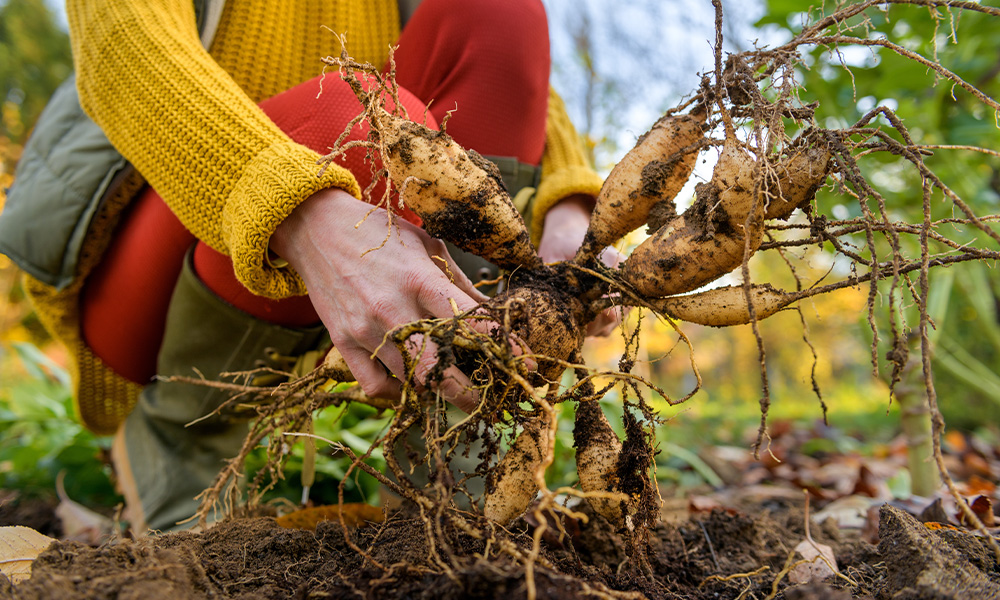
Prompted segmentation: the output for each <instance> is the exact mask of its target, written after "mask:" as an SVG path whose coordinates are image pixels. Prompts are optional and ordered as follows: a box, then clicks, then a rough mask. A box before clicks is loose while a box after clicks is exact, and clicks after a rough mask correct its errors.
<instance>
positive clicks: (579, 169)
mask: <svg viewBox="0 0 1000 600" xmlns="http://www.w3.org/2000/svg"><path fill="white" fill-rule="evenodd" d="M603 183H604V181H603V180H602V179H601V176H600V175H598V174H597V173H595V172H594V170H593V169H591V168H590V167H587V166H582V165H574V166H568V167H564V168H562V169H559V170H558V171H556V172H555V173H552V174H550V175H546V176H545V177H543V178H542V183H541V184H540V185H539V186H538V191H537V192H536V194H535V201H534V202H533V203H532V206H531V242H532V243H533V244H535V246H536V247H537V246H538V243H539V241H541V239H542V228H543V226H544V225H545V214H546V213H547V212H549V209H550V208H552V207H553V206H555V205H556V204H557V203H558V202H559V201H560V200H564V199H565V198H568V197H569V196H572V195H574V194H585V195H587V196H592V197H594V198H596V197H597V193H598V192H600V191H601V185H602V184H603Z"/></svg>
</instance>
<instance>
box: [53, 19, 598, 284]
mask: <svg viewBox="0 0 1000 600" xmlns="http://www.w3.org/2000/svg"><path fill="white" fill-rule="evenodd" d="M67 6H68V10H67V12H68V17H69V23H70V31H71V36H72V42H73V52H74V57H75V62H76V69H77V77H78V83H77V86H78V88H79V91H80V98H81V102H82V104H83V107H84V109H86V111H87V112H88V114H90V115H91V116H92V117H93V119H94V120H95V121H96V122H97V123H98V124H99V125H101V127H102V128H103V129H104V130H105V132H106V133H107V135H108V138H109V139H110V140H111V142H112V143H113V144H114V145H115V146H116V147H117V148H118V149H119V150H120V151H121V152H122V154H123V155H124V156H125V157H126V158H128V159H129V161H131V162H132V164H133V165H135V167H136V168H137V169H138V171H139V172H140V173H142V174H143V176H144V177H145V178H146V179H147V180H148V181H149V183H150V184H151V185H152V186H153V187H155V188H156V190H157V191H158V192H159V193H160V194H161V195H162V196H163V198H164V200H165V201H166V202H167V204H168V205H169V206H170V207H171V209H172V210H173V211H174V213H175V214H176V215H177V216H178V217H179V218H180V220H181V222H183V223H184V225H185V227H187V228H188V229H189V230H190V231H191V232H192V233H194V234H195V236H197V237H198V238H199V239H201V240H203V241H205V242H206V243H208V244H209V245H210V246H212V247H213V248H215V249H216V250H219V251H221V252H223V253H225V254H229V255H230V256H231V257H232V259H233V263H234V266H235V270H236V275H237V277H238V278H239V279H240V281H241V282H242V283H243V284H244V285H245V286H246V287H247V288H248V289H250V290H251V291H253V292H254V293H257V294H260V295H265V296H270V297H284V296H288V295H293V294H304V293H305V291H306V290H305V288H304V285H303V283H302V281H301V279H299V277H298V276H297V275H296V274H295V273H294V272H292V271H291V270H290V269H275V268H273V267H271V266H269V265H268V264H267V262H266V261H265V260H264V259H265V255H266V249H267V245H268V241H269V239H270V236H271V234H272V233H273V232H274V230H275V228H276V227H277V226H278V224H279V223H280V222H281V221H282V220H283V219H284V218H285V217H287V216H288V214H289V213H291V211H292V210H293V209H294V208H295V207H296V206H298V204H299V203H300V202H302V201H303V200H305V199H306V198H308V197H309V196H310V195H312V194H313V193H314V192H316V191H318V190H320V189H323V188H326V187H334V186H336V187H341V188H343V189H345V190H347V191H348V192H350V193H352V194H354V195H355V196H360V192H359V189H358V185H357V182H356V181H355V180H354V177H353V176H352V175H351V174H350V173H349V172H348V171H346V170H345V169H342V168H331V169H329V170H327V171H326V172H325V173H324V175H323V176H321V177H318V176H317V166H316V160H317V158H318V155H316V153H314V152H312V151H311V150H308V149H307V148H305V147H303V146H300V145H298V144H296V143H294V142H292V141H291V140H290V139H288V137H287V136H285V135H284V134H283V133H282V132H281V131H280V130H279V129H278V128H277V126H275V125H274V124H273V123H271V121H270V120H268V119H267V117H266V116H265V115H264V114H263V113H262V112H261V111H260V109H259V108H257V106H256V104H257V103H258V102H259V101H261V100H263V99H265V98H267V97H270V96H273V95H275V94H277V93H279V92H281V91H283V90H285V89H288V88H290V87H292V86H294V85H296V84H298V83H301V82H303V81H306V80H308V79H310V78H312V77H315V76H316V75H317V74H318V73H319V71H320V63H319V57H321V56H326V55H330V54H336V53H339V51H340V47H339V42H338V41H337V38H336V37H335V36H334V35H333V33H332V32H331V31H329V30H327V29H324V28H323V27H322V26H326V27H328V28H329V29H331V30H333V31H335V32H338V33H346V35H347V40H348V44H349V50H350V52H351V53H352V55H353V56H354V57H355V58H357V59H360V60H362V61H366V62H370V63H372V64H375V65H382V64H384V63H385V61H386V60H387V58H388V48H389V45H390V44H391V43H393V42H395V41H396V39H397V38H398V36H399V15H398V8H397V3H396V0H328V1H324V2H319V1H316V0H230V1H229V2H227V3H226V6H225V12H224V13H223V17H222V21H221V24H220V27H219V29H218V32H217V34H216V37H215V41H214V42H213V44H212V47H211V49H210V52H206V51H205V50H203V49H202V46H201V42H200V41H199V38H198V32H197V29H196V27H195V19H194V10H193V7H192V4H191V2H190V0H118V1H104V2H97V1H93V0H89V1H87V0H70V1H69V2H68V3H67ZM546 136H547V146H546V153H545V156H544V159H543V180H544V181H545V184H544V185H543V186H542V187H541V189H540V190H539V194H538V196H537V200H536V202H535V203H534V205H533V211H534V212H535V215H536V216H540V215H541V214H544V212H545V211H546V210H548V208H549V207H550V206H551V205H552V204H554V203H555V202H557V201H558V200H560V199H561V198H564V197H566V196H567V195H570V194H573V193H584V194H592V195H594V194H596V193H597V191H598V190H599V189H600V184H601V181H600V179H599V178H598V176H597V175H596V174H595V173H594V172H593V171H592V170H591V169H589V168H588V167H587V164H586V162H585V160H584V157H583V153H582V151H581V150H580V146H579V144H578V140H577V136H576V132H575V130H574V129H573V126H572V124H571V123H570V122H569V119H568V118H567V117H566V116H565V110H564V109H563V107H562V103H561V102H560V101H559V100H558V99H557V98H554V99H553V101H552V102H550V110H549V119H548V127H547V131H546ZM532 222H533V223H534V224H535V225H536V227H535V232H534V233H535V236H536V239H537V235H538V234H539V233H540V226H541V223H542V219H540V218H533V219H532Z"/></svg>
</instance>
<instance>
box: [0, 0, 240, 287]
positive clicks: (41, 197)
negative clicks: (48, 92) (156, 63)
mask: <svg viewBox="0 0 1000 600" xmlns="http://www.w3.org/2000/svg"><path fill="white" fill-rule="evenodd" d="M224 4H225V0H194V6H195V14H196V16H197V19H198V32H199V35H200V36H201V42H202V45H203V46H204V47H205V48H206V49H207V48H208V47H209V46H210V45H211V43H212V39H213V38H214V37H215V31H216V28H217V27H218V24H219V19H220V18H221V16H222V8H223V5H224ZM131 170H132V166H131V165H130V164H129V162H128V161H127V160H125V159H124V158H123V157H122V155H121V154H120V153H119V152H118V151H117V150H115V147H114V146H112V145H111V142H110V141H108V138H107V137H106V136H105V135H104V132H103V131H101V128H100V127H98V125H97V124H96V123H94V122H93V121H92V120H91V119H90V117H88V116H87V114H86V113H85V112H84V111H83V109H82V108H81V107H80V97H79V96H78V95H77V91H76V77H75V76H70V77H69V79H67V80H66V81H64V82H63V83H62V85H60V86H59V88H58V89H57V90H56V92H55V94H53V96H52V99H51V100H49V103H48V105H47V106H46V107H45V110H43V111H42V114H41V116H40V117H39V118H38V122H37V124H36V125H35V128H34V131H33V132H32V134H31V137H30V139H29V140H28V143H27V144H26V145H25V147H24V151H23V153H22V154H21V160H20V161H19V162H18V165H17V172H16V175H15V178H14V185H13V186H12V187H11V188H10V190H9V191H8V193H7V201H6V203H5V205H4V208H3V212H2V213H0V253H3V254H6V255H7V256H9V257H10V258H11V260H13V261H14V262H15V263H16V264H17V266H19V267H20V268H21V269H23V270H24V271H26V272H27V273H28V274H30V275H31V276H32V277H34V278H35V279H38V280H39V281H41V282H43V283H46V284H48V285H51V286H54V287H55V288H57V289H62V288H65V287H66V286H68V285H69V284H70V282H72V281H73V279H74V277H75V275H76V267H77V263H78V262H79V259H80V250H81V248H82V246H83V240H84V238H85V236H86V235H87V231H88V230H89V229H90V225H91V222H92V221H93V219H94V216H95V215H96V214H97V212H98V209H99V208H100V206H101V203H102V202H103V200H104V199H105V198H107V197H108V196H109V195H110V194H111V193H112V192H113V191H114V190H115V189H116V186H117V184H119V183H120V182H121V181H123V180H124V179H125V177H126V176H127V175H128V174H130V171H131Z"/></svg>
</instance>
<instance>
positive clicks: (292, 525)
mask: <svg viewBox="0 0 1000 600" xmlns="http://www.w3.org/2000/svg"><path fill="white" fill-rule="evenodd" d="M341 514H343V517H344V524H345V525H347V526H348V527H361V526H363V525H365V524H366V523H369V522H371V523H381V522H382V521H384V520H385V515H383V514H382V509H381V508H378V507H377V506H372V505H370V504H365V503H363V502H348V503H345V504H342V505H340V506H336V505H330V506H313V507H311V508H303V509H300V510H297V511H294V512H290V513H288V514H287V515H284V516H281V517H278V525H280V526H282V527H284V528H285V529H316V525H318V524H319V523H322V522H323V521H334V522H338V523H339V522H340V517H341Z"/></svg>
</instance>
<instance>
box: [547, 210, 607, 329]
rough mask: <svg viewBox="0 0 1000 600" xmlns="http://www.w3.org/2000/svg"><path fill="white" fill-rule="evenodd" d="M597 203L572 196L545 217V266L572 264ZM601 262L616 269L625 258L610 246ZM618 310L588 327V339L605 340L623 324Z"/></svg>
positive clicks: (605, 314) (604, 313) (601, 317)
mask: <svg viewBox="0 0 1000 600" xmlns="http://www.w3.org/2000/svg"><path fill="white" fill-rule="evenodd" d="M593 207H594V202H593V200H591V199H590V198H589V197H588V196H582V195H577V196H570V197H568V198H566V199H564V200H562V201H560V202H559V203H558V204H556V205H555V206H553V207H552V208H550V209H549V211H548V212H547V213H545V224H544V226H543V227H542V239H541V241H540V242H539V243H538V256H540V257H541V259H542V261H543V262H547V263H548V262H557V261H561V260H569V259H571V258H573V257H574V256H575V255H576V251H577V250H579V248H580V245H581V244H582V243H583V238H584V236H585V235H586V234H587V227H588V226H589V225H590V213H591V211H592V210H593ZM600 259H601V262H603V263H604V264H605V265H607V266H609V267H616V266H618V263H620V262H621V261H623V260H625V256H624V255H623V254H622V253H621V252H619V251H618V250H616V249H615V248H613V247H611V246H609V247H607V248H605V249H604V251H603V252H602V253H601V255H600ZM621 318H622V313H621V311H620V310H619V309H615V308H609V309H607V310H605V311H604V312H602V313H601V314H600V315H598V316H597V318H596V319H594V320H593V321H591V322H590V324H589V325H587V335H589V336H601V337H605V336H608V335H610V334H611V332H612V331H614V330H615V327H617V326H618V324H619V323H620V322H621Z"/></svg>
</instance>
